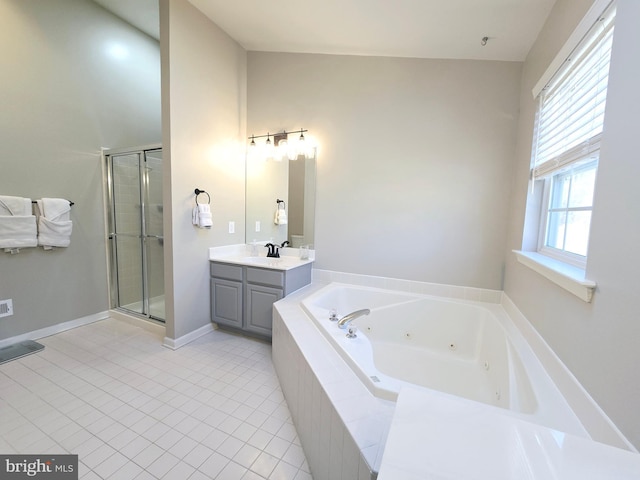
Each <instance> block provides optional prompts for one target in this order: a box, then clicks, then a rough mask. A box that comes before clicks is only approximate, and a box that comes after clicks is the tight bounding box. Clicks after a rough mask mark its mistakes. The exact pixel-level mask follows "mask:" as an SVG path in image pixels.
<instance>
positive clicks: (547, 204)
mask: <svg viewBox="0 0 640 480" xmlns="http://www.w3.org/2000/svg"><path fill="white" fill-rule="evenodd" d="M614 19H615V5H614V4H613V3H612V4H611V5H609V6H608V8H607V9H606V10H605V11H604V13H603V14H602V15H600V16H599V17H598V19H597V21H596V23H595V25H593V27H591V28H590V29H589V31H588V32H587V34H586V35H585V36H584V37H583V39H582V40H581V41H580V42H579V43H578V45H577V47H576V48H575V49H573V51H572V52H571V54H570V55H569V58H567V59H566V60H565V61H564V63H563V64H562V66H561V67H560V68H559V69H558V71H557V72H556V73H555V74H554V75H553V76H552V77H551V79H550V81H549V82H548V83H547V84H546V85H545V87H544V88H543V89H542V91H541V93H540V94H539V96H538V101H539V103H538V111H537V117H536V128H535V132H534V142H533V152H532V169H531V177H532V179H533V180H534V181H535V180H539V181H542V182H543V184H544V195H543V204H542V205H543V206H542V211H541V221H540V231H539V239H538V251H539V252H540V253H541V254H544V255H548V256H550V257H553V258H556V259H559V260H561V261H563V262H567V263H570V264H572V265H575V266H578V267H581V268H584V267H585V265H586V259H587V251H588V244H589V228H590V225H591V210H592V207H593V193H594V187H595V181H596V173H597V168H598V161H599V157H600V140H601V137H602V132H603V127H604V114H605V104H606V98H607V85H608V78H609V61H610V57H611V45H612V41H613V27H614Z"/></svg>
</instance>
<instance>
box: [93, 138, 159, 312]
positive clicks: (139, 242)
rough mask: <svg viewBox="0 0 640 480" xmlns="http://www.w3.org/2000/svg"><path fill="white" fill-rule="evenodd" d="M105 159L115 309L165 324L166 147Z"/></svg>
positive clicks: (124, 151)
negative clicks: (163, 194) (164, 164)
mask: <svg viewBox="0 0 640 480" xmlns="http://www.w3.org/2000/svg"><path fill="white" fill-rule="evenodd" d="M104 157H105V161H106V172H107V175H106V178H107V197H108V202H107V204H108V205H107V208H108V212H107V218H108V229H109V230H108V231H109V257H110V258H109V261H110V269H109V270H110V295H111V308H114V309H118V310H122V311H125V312H127V313H132V314H135V315H137V316H143V317H146V318H148V319H151V320H156V321H160V322H164V318H165V309H164V249H163V244H164V238H163V232H162V226H163V220H162V146H160V145H153V146H147V147H141V148H127V149H117V150H116V149H111V150H107V151H105V152H104Z"/></svg>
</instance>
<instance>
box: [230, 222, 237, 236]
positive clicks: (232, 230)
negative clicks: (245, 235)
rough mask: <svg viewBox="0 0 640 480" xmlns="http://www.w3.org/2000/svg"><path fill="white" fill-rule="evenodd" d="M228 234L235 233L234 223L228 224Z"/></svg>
mask: <svg viewBox="0 0 640 480" xmlns="http://www.w3.org/2000/svg"><path fill="white" fill-rule="evenodd" d="M229 233H236V222H229Z"/></svg>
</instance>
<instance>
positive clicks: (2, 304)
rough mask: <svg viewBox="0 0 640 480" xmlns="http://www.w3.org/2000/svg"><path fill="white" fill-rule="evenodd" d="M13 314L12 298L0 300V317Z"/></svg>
mask: <svg viewBox="0 0 640 480" xmlns="http://www.w3.org/2000/svg"><path fill="white" fill-rule="evenodd" d="M11 315H13V300H11V299H8V300H0V318H1V317H10V316H11Z"/></svg>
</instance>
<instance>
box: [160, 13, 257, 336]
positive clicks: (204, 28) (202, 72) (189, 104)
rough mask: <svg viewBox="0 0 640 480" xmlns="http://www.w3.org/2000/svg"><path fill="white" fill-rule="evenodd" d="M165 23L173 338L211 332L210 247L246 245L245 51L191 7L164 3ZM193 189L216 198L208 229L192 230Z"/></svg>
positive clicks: (167, 221) (162, 16)
mask: <svg viewBox="0 0 640 480" xmlns="http://www.w3.org/2000/svg"><path fill="white" fill-rule="evenodd" d="M160 23H161V31H162V34H161V49H162V55H163V62H162V63H163V72H162V78H163V87H162V88H163V91H162V96H163V142H164V145H163V146H164V159H165V169H164V173H165V178H164V187H165V188H164V205H165V217H164V221H165V226H164V227H165V235H164V236H165V249H167V254H166V255H165V300H166V307H167V323H166V326H167V337H169V338H170V339H176V338H179V337H181V336H183V335H186V334H188V333H190V332H192V331H194V330H196V329H198V328H200V327H203V326H206V325H209V322H210V316H209V262H208V253H209V252H208V249H209V247H215V246H221V245H230V244H235V243H244V181H245V178H244V177H245V175H244V172H245V167H244V135H245V111H246V52H245V51H244V49H242V48H241V47H240V45H239V44H238V43H236V42H235V41H234V40H232V39H231V38H230V37H229V36H227V35H226V34H225V33H224V32H223V31H222V30H221V29H220V28H218V27H217V26H216V25H215V24H214V23H213V22H211V21H210V20H209V19H208V18H207V17H205V16H204V15H203V14H202V13H201V12H200V11H199V10H197V9H196V8H195V7H193V6H192V5H191V4H190V3H189V2H188V1H187V0H171V1H169V0H161V2H160ZM195 188H200V189H203V190H205V191H207V192H208V193H209V194H210V195H211V211H212V217H213V227H212V228H211V229H210V230H204V229H198V228H196V227H194V226H193V225H192V224H191V210H192V209H193V207H194V205H195V201H194V198H195V196H194V189H195ZM203 197H206V196H204V195H203V196H201V197H200V200H202V198H203ZM229 221H234V222H235V233H234V234H229V233H228V222H229Z"/></svg>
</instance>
